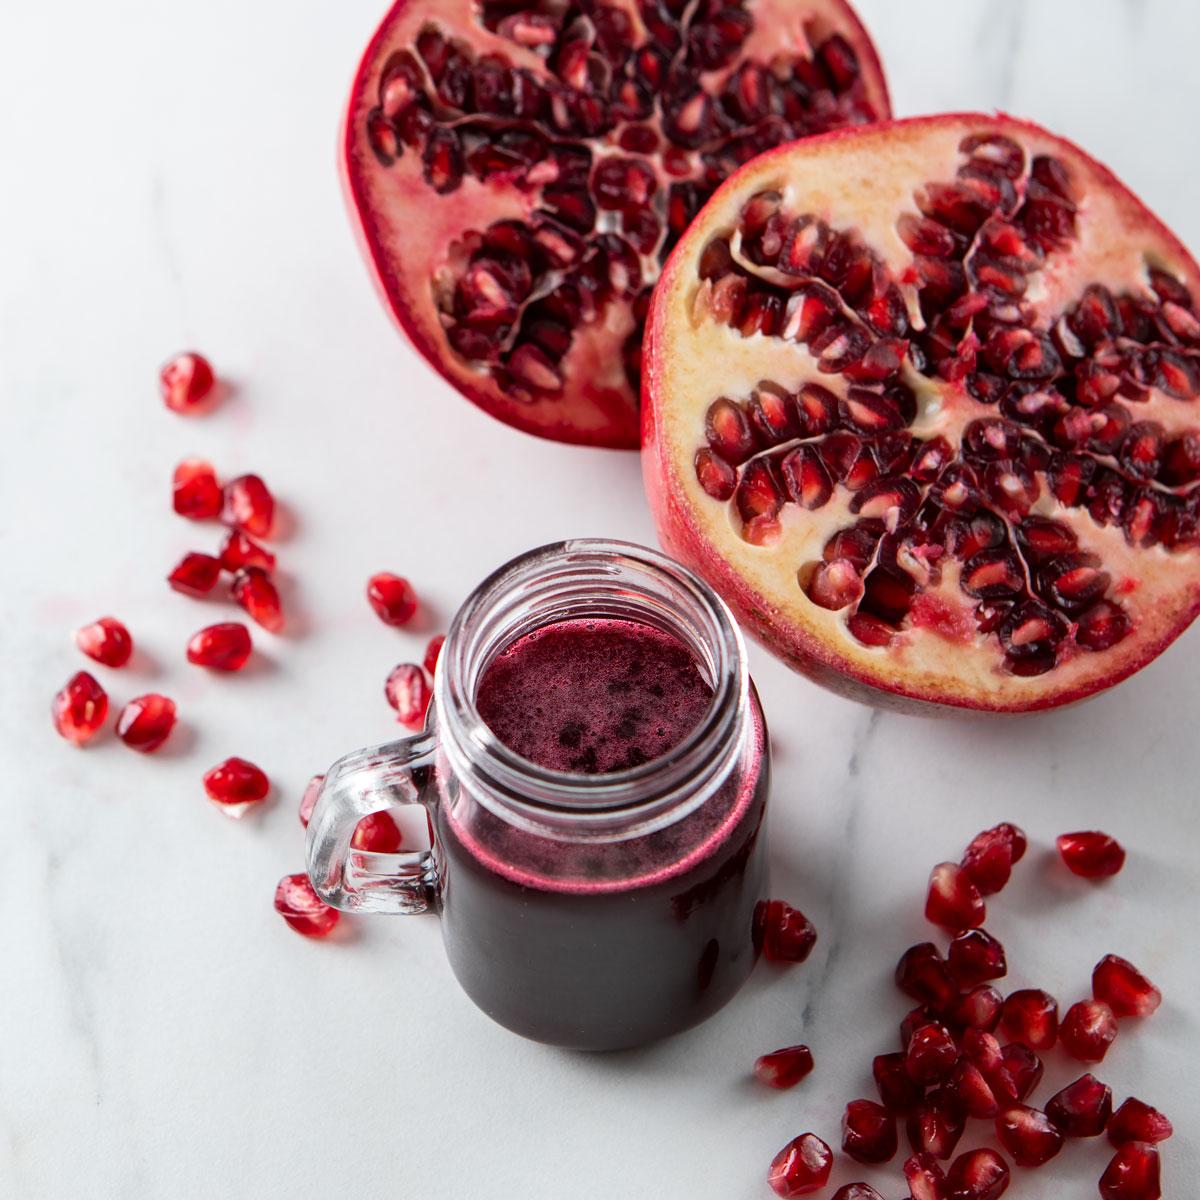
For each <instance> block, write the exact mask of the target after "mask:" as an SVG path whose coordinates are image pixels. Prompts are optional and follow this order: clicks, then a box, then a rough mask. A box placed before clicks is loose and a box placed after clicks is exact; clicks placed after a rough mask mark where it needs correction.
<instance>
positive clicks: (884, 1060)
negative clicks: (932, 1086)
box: [871, 1054, 924, 1113]
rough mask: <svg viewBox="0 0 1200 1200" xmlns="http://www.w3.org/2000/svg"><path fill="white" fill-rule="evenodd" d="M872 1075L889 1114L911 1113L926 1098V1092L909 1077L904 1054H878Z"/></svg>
mask: <svg viewBox="0 0 1200 1200" xmlns="http://www.w3.org/2000/svg"><path fill="white" fill-rule="evenodd" d="M871 1074H872V1075H874V1076H875V1086H876V1087H877V1088H878V1089H879V1098H880V1100H882V1101H883V1105H884V1107H885V1108H886V1109H887V1110H888V1111H889V1112H894V1113H906V1112H910V1111H911V1110H912V1109H913V1108H915V1107H916V1105H917V1104H918V1103H919V1102H920V1100H921V1099H922V1097H923V1096H924V1090H923V1089H922V1088H920V1087H918V1086H917V1084H915V1083H914V1082H913V1081H912V1079H911V1078H910V1077H909V1074H908V1071H907V1070H906V1069H905V1066H904V1055H903V1054H877V1055H876V1056H875V1059H874V1061H873V1062H872V1063H871Z"/></svg>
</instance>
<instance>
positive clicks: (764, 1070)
mask: <svg viewBox="0 0 1200 1200" xmlns="http://www.w3.org/2000/svg"><path fill="white" fill-rule="evenodd" d="M812 1069H813V1056H812V1051H811V1050H810V1049H809V1048H808V1047H807V1046H787V1047H785V1048H784V1049H782V1050H772V1051H771V1053H770V1054H764V1055H762V1056H761V1057H760V1058H759V1059H757V1061H756V1062H755V1064H754V1074H755V1076H756V1077H757V1078H758V1079H760V1080H761V1081H762V1082H763V1083H765V1084H766V1085H767V1087H773V1088H780V1089H783V1088H790V1087H795V1086H796V1084H798V1083H799V1082H800V1080H802V1079H803V1078H804V1077H805V1076H806V1075H807V1074H808V1073H809V1072H810V1071H811V1070H812Z"/></svg>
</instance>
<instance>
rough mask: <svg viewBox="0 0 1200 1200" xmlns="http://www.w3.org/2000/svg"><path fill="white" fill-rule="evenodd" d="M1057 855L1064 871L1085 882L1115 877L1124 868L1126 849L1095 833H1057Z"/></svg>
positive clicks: (1112, 839) (1110, 838) (1116, 842)
mask: <svg viewBox="0 0 1200 1200" xmlns="http://www.w3.org/2000/svg"><path fill="white" fill-rule="evenodd" d="M1058 853H1059V854H1060V855H1061V857H1062V860H1063V862H1064V863H1066V864H1067V870H1069V871H1070V872H1071V873H1072V874H1073V875H1082V876H1083V877H1084V878H1085V879H1103V878H1106V877H1107V876H1109V875H1115V874H1116V873H1117V872H1118V871H1119V870H1120V869H1121V868H1122V867H1123V866H1124V865H1125V850H1124V848H1123V847H1122V846H1121V844H1120V842H1118V841H1117V840H1116V838H1113V837H1109V835H1108V834H1107V833H1100V832H1098V831H1095V830H1092V831H1087V832H1080V833H1063V834H1059V837H1058Z"/></svg>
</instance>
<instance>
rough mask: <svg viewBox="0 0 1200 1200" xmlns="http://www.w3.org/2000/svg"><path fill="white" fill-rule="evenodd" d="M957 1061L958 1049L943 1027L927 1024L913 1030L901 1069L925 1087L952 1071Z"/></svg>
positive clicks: (938, 1081)
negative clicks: (903, 1068)
mask: <svg viewBox="0 0 1200 1200" xmlns="http://www.w3.org/2000/svg"><path fill="white" fill-rule="evenodd" d="M957 1061H958V1047H957V1046H956V1045H955V1044H954V1039H953V1038H952V1037H951V1036H950V1031H949V1030H948V1029H947V1028H946V1027H945V1026H944V1025H939V1024H937V1022H935V1021H930V1022H928V1023H927V1024H925V1025H920V1026H918V1027H917V1028H916V1029H915V1030H913V1035H912V1038H911V1039H910V1040H909V1043H908V1050H907V1052H906V1053H905V1057H904V1066H905V1069H906V1070H907V1071H908V1073H909V1075H910V1076H911V1077H912V1078H913V1079H914V1080H915V1081H916V1082H917V1083H920V1084H924V1085H925V1086H926V1087H928V1086H929V1085H930V1084H932V1083H940V1082H941V1081H942V1080H943V1079H945V1078H946V1077H947V1076H948V1075H949V1074H950V1072H951V1071H952V1070H953V1069H954V1064H955V1063H956V1062H957Z"/></svg>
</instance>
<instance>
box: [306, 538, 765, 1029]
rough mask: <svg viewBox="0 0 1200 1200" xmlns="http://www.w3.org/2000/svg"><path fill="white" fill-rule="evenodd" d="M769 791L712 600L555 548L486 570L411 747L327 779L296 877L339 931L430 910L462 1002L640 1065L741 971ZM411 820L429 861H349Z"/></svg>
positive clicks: (761, 869)
mask: <svg viewBox="0 0 1200 1200" xmlns="http://www.w3.org/2000/svg"><path fill="white" fill-rule="evenodd" d="M539 639H541V640H540V642H539ZM573 648H575V649H577V650H578V656H579V657H577V658H576V660H575V661H574V662H573V661H572V654H573V652H574V651H573ZM522 670H525V671H528V672H532V673H533V674H532V676H529V675H527V676H526V677H524V678H520V677H519V675H520V672H521V671H522ZM514 674H516V675H517V676H518V677H517V678H513V676H514ZM543 685H544V697H543V700H544V702H543V703H538V697H539V692H540V691H541V690H542V689H543ZM685 693H686V694H685ZM605 694H610V695H611V696H612V706H611V712H610V711H607V709H606V707H605V706H603V705H601V704H598V701H597V697H598V696H600V697H602V696H604V695H605ZM656 701H657V702H660V703H661V705H662V711H661V714H656V713H655V709H654V705H655V702H656ZM505 702H511V703H513V704H519V705H521V706H523V707H522V708H521V711H520V712H517V713H514V712H512V711H507V712H506V711H505V710H504V707H503V705H504V703H505ZM481 707H483V708H484V709H485V710H487V711H488V712H489V714H490V717H491V721H492V724H489V723H488V721H487V720H485V719H484V716H483V715H482V714H481V711H480V709H481ZM497 729H498V730H500V731H501V732H502V733H504V734H506V736H507V738H508V741H509V742H513V743H519V745H520V747H521V749H522V750H523V751H524V753H518V752H517V751H516V750H515V749H514V748H513V746H512V745H509V744H506V741H505V740H502V739H501V737H500V736H497ZM655 739H658V741H657V742H656V740H655ZM659 749H661V753H660V752H658V751H659ZM564 766H566V767H567V768H568V769H565V770H564V769H562V768H563V767H564ZM768 776H769V756H768V750H767V742H766V729H765V725H764V721H763V715H762V709H761V707H760V706H759V703H758V699H757V696H756V695H755V692H754V688H753V685H752V684H751V683H750V680H749V677H748V675H747V671H746V662H745V650H744V647H743V645H742V641H741V637H740V635H739V633H738V631H737V629H736V627H735V625H734V623H733V621H732V618H731V617H730V615H729V612H728V610H727V609H726V608H725V605H724V604H723V602H722V601H721V600H720V599H719V598H718V597H717V596H716V594H715V593H714V592H712V590H711V589H710V588H709V587H708V586H707V585H706V584H704V583H703V582H702V581H701V580H699V579H698V578H697V577H696V576H694V575H693V574H691V572H689V571H687V570H686V569H684V568H683V567H681V566H679V565H678V564H677V563H675V562H673V561H671V560H670V559H668V558H666V557H664V556H663V555H661V554H658V553H656V552H654V551H651V550H647V549H644V548H642V547H639V546H634V545H630V544H627V543H622V542H609V541H599V540H576V541H570V542H562V543H558V544H555V545H551V546H546V547H543V548H542V549H540V550H535V551H532V552H530V553H528V554H526V555H523V556H521V557H520V558H517V559H515V560H513V561H512V562H510V563H509V564H507V565H506V566H504V567H502V568H501V569H500V570H499V571H497V572H496V573H495V574H494V575H492V576H491V577H490V578H489V579H487V580H485V581H484V583H482V584H481V585H480V586H479V587H478V588H477V589H476V591H475V592H474V593H473V594H472V595H471V597H470V598H469V599H468V600H467V602H466V603H465V605H464V606H463V608H462V609H461V610H460V611H459V613H458V615H457V616H456V617H455V619H454V621H453V623H452V624H451V627H450V631H449V633H448V634H447V637H446V642H445V645H444V646H443V648H442V653H441V656H440V658H439V660H438V667H437V676H436V679H435V681H434V699H433V703H432V705H431V706H430V712H429V718H428V721H427V725H426V730H425V732H424V733H423V734H421V735H419V736H417V737H413V738H408V739H406V740H404V741H400V742H395V743H392V744H390V745H387V746H381V747H377V748H375V749H372V750H367V751H362V752H360V753H358V754H353V755H350V756H348V757H347V758H344V759H342V760H341V761H340V762H339V763H337V764H335V766H334V767H333V768H332V769H331V771H330V772H329V774H328V775H327V777H326V780H325V785H324V788H323V790H322V793H321V796H320V798H319V799H318V801H317V805H316V808H315V810H314V813H313V817H312V820H311V822H310V825H309V834H308V863H309V874H310V876H311V878H312V881H313V885H314V887H315V888H316V890H317V892H318V894H319V895H321V896H322V898H324V899H325V900H326V901H327V902H328V903H330V904H333V905H334V906H336V907H338V908H341V909H344V910H346V911H350V912H377V913H413V912H422V911H425V910H426V909H430V908H432V909H436V910H437V911H438V913H439V914H440V917H441V923H442V933H443V937H444V940H445V945H446V950H447V954H448V956H449V959H450V963H451V966H452V967H453V969H454V973H455V975H456V976H457V978H458V981H459V983H460V984H461V985H462V987H463V988H464V989H465V991H466V992H467V994H468V995H469V996H470V997H471V999H472V1000H474V1001H475V1003H476V1004H477V1005H478V1006H479V1007H480V1008H481V1009H483V1011H484V1012H486V1013H487V1014H488V1015H489V1016H490V1017H492V1018H493V1019H494V1020H496V1021H498V1022H499V1023H500V1024H502V1025H504V1026H507V1027H508V1028H509V1029H511V1030H514V1031H515V1032H517V1033H519V1034H522V1035H524V1036H525V1037H529V1038H534V1039H536V1040H538V1041H542V1042H549V1043H553V1044H555V1045H560V1046H569V1047H574V1048H577V1049H587V1050H611V1049H618V1048H624V1047H630V1046H637V1045H641V1044H643V1043H646V1042H650V1041H653V1040H655V1039H657V1038H661V1037H664V1036H666V1035H668V1034H672V1033H675V1032H678V1031H679V1030H682V1029H686V1028H688V1027H689V1026H692V1025H695V1024H696V1023H698V1022H699V1021H702V1020H704V1019H705V1018H706V1017H708V1016H711V1015H712V1014H713V1013H714V1012H716V1011H717V1010H718V1009H719V1008H720V1007H721V1006H722V1005H724V1004H725V1003H726V1002H727V1001H728V1000H729V999H730V998H731V997H732V996H733V995H734V993H735V992H736V991H737V990H738V989H739V988H740V987H741V986H742V984H743V983H744V982H745V980H746V979H747V977H748V976H749V974H750V971H751V969H752V967H753V965H754V962H755V959H756V957H757V954H758V946H757V945H756V943H755V940H754V937H755V935H754V928H753V927H754V910H755V905H756V903H757V902H758V901H759V900H760V899H762V898H763V897H764V896H765V895H766V886H767V854H766V837H765V827H764V816H765V808H766V801H767V787H768ZM412 803H417V804H421V805H424V807H425V809H426V810H427V812H428V816H429V824H430V830H431V835H432V845H431V848H430V849H429V850H427V851H425V850H423V851H418V852H408V853H400V854H391V855H381V854H367V853H364V852H360V851H356V850H352V849H351V847H350V840H351V837H352V835H353V831H354V827H355V824H356V823H357V821H358V820H359V819H361V817H363V816H365V815H367V814H368V813H370V812H373V811H376V810H378V809H380V808H384V807H389V806H396V805H399V804H412Z"/></svg>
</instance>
